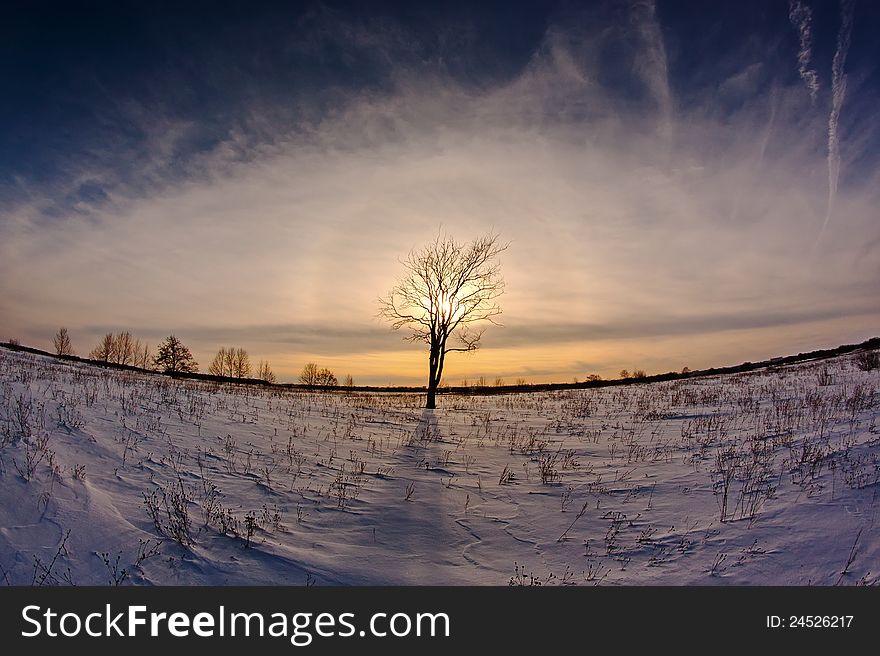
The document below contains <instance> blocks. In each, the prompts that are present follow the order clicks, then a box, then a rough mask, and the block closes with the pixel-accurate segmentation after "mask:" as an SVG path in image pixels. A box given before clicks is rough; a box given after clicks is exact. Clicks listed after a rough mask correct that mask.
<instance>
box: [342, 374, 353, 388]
mask: <svg viewBox="0 0 880 656" xmlns="http://www.w3.org/2000/svg"><path fill="white" fill-rule="evenodd" d="M342 384H343V385H345V386H346V387H354V378H352V377H351V374H348V375H347V376H346V377H345V381H344V382H343V383H342Z"/></svg>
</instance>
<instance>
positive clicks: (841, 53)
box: [817, 0, 855, 242]
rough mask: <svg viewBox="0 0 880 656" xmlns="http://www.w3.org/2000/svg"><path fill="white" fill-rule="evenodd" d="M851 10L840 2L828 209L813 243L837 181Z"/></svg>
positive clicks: (851, 0)
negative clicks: (841, 111)
mask: <svg viewBox="0 0 880 656" xmlns="http://www.w3.org/2000/svg"><path fill="white" fill-rule="evenodd" d="M854 7H855V0H841V2H840V30H839V31H838V33H837V50H836V51H835V52H834V60H833V61H832V63H831V111H830V112H829V114H828V209H827V211H826V213H825V220H824V221H823V223H822V230H821V231H820V232H819V237H818V238H817V242H818V240H820V239H821V238H822V236H823V235H824V234H825V230H826V229H827V228H828V223H829V222H830V221H831V215H832V212H833V211H834V202H835V199H836V198H837V187H838V183H839V181H840V161H841V160H840V110H841V109H842V108H843V101H844V98H845V97H846V73H845V67H846V56H847V54H848V53H849V44H850V38H851V36H852V23H853V10H854Z"/></svg>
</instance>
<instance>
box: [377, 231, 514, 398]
mask: <svg viewBox="0 0 880 656" xmlns="http://www.w3.org/2000/svg"><path fill="white" fill-rule="evenodd" d="M507 246H508V244H506V243H505V244H501V243H499V242H498V235H495V234H492V233H489V234H487V235H485V236H483V237H479V238H477V239H475V240H474V241H472V242H471V243H470V244H460V243H458V242H456V241H455V240H454V239H453V238H452V237H449V236H446V235H440V234H438V235H437V238H436V239H435V240H434V241H433V243H431V244H428V245H427V246H425V247H423V248H421V249H418V250H412V251H410V253H409V255H408V256H407V258H406V259H405V260H403V262H402V264H403V266H404V269H405V273H404V275H403V277H402V278H401V279H400V281H399V282H398V284H397V286H395V287H394V288H393V289H392V290H391V291H390V292H388V295H387V296H385V297H382V298H380V299H379V306H380V310H379V316H380V317H382V318H383V319H386V320H388V321H389V322H391V327H392V328H393V329H394V330H399V329H400V328H406V329H407V330H409V331H410V332H411V334H410V335H408V336H407V337H405V338H404V339H407V340H409V341H412V342H424V343H426V344H427V345H428V398H427V401H426V402H425V407H426V408H435V407H437V406H436V394H437V387H439V385H440V379H441V377H442V376H443V365H444V363H445V361H446V354H447V353H451V352H453V351H463V352H469V351H475V350H476V349H478V348H479V346H480V339H481V338H482V336H483V332H484V331H485V330H486V326H474V325H473V324H476V323H478V322H482V323H491V324H495V325H498V324H497V323H496V322H495V321H494V319H493V317H496V316H498V315H499V314H501V308H500V307H499V305H498V302H497V299H498V297H499V296H501V294H502V293H504V280H503V278H502V277H501V265H500V264H499V263H498V259H497V257H498V255H499V254H500V253H501V252H503V251H505V250H507Z"/></svg>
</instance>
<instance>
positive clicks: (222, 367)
mask: <svg viewBox="0 0 880 656" xmlns="http://www.w3.org/2000/svg"><path fill="white" fill-rule="evenodd" d="M226 362H227V350H226V347H225V346H221V347H220V350H219V351H217V355H215V356H214V359H213V360H212V361H211V365H210V366H209V367H208V373H209V374H211V375H212V376H230V375H231V374H230V371H231V368H228V367H227V366H226Z"/></svg>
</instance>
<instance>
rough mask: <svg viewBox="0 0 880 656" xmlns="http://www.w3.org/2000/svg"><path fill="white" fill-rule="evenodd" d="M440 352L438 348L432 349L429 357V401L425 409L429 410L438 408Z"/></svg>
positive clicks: (426, 402)
mask: <svg viewBox="0 0 880 656" xmlns="http://www.w3.org/2000/svg"><path fill="white" fill-rule="evenodd" d="M438 355H439V353H438V350H437V348H436V347H432V348H431V353H430V355H429V356H428V399H427V400H426V401H425V408H427V409H429V410H433V409H434V408H436V407H437V401H436V395H437V365H438V364H439V362H438Z"/></svg>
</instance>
